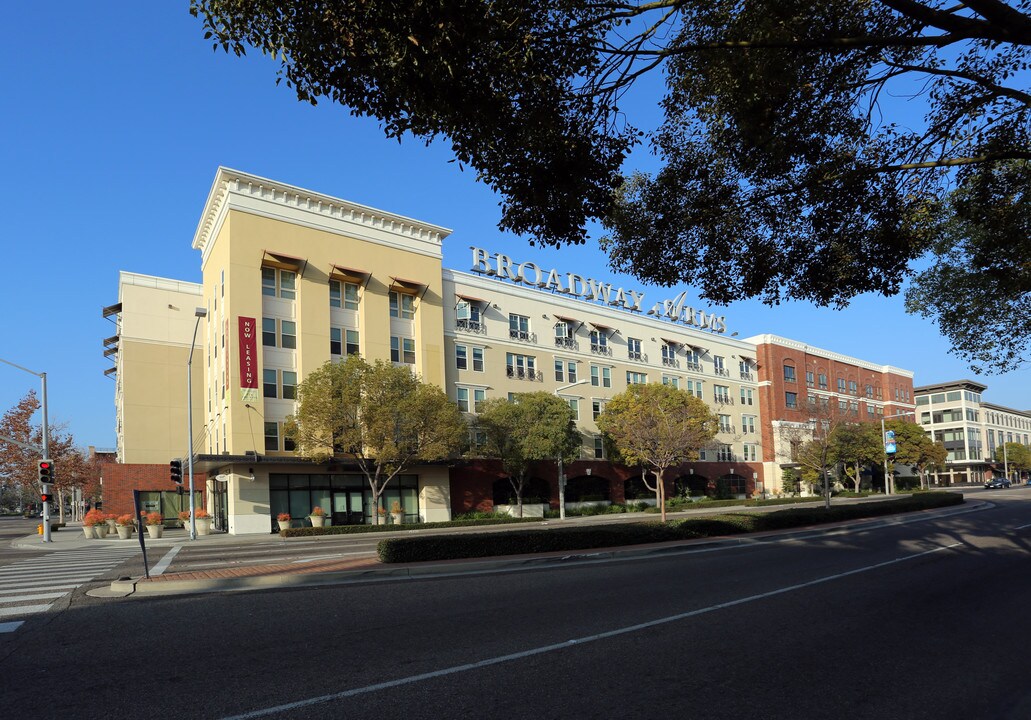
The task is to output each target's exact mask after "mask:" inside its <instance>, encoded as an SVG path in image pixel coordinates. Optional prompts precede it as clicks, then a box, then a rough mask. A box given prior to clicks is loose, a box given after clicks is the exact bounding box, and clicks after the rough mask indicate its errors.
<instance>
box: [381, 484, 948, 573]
mask: <svg viewBox="0 0 1031 720" xmlns="http://www.w3.org/2000/svg"><path fill="white" fill-rule="evenodd" d="M961 503H963V496H962V495H960V494H958V493H946V492H931V493H922V494H921V495H919V496H914V497H908V498H899V499H895V500H886V501H884V502H878V503H863V504H858V505H839V506H835V507H833V508H830V509H826V508H793V509H790V510H779V511H776V512H770V513H766V514H757V513H737V514H726V515H712V516H704V517H691V518H685V519H683V520H673V521H670V522H668V523H656V522H641V523H632V524H625V525H624V524H621V525H619V526H608V527H605V526H594V527H584V528H556V529H549V530H514V531H509V532H503V533H491V534H481V533H472V534H462V535H438V536H422V537H406V538H389V539H384V540H381V541H380V542H379V544H378V546H377V553H378V555H379V559H380V560H381V561H382V562H385V563H402V562H425V561H432V560H450V559H454V558H471V557H494V556H502V555H521V554H528V553H545V552H559V551H569V550H589V549H593V548H604V547H620V546H627V545H640V544H645V543H656V542H669V541H675V540H685V539H693V538H702V537H714V536H721V535H737V534H741V533H748V532H762V531H767V530H784V529H789V528H795V527H805V526H809V525H819V524H822V523H831V522H842V521H845V520H855V519H858V518H865V517H879V516H882V515H889V514H895V513H902V512H915V511H919V510H928V509H932V508H941V507H949V506H952V505H958V504H961Z"/></svg>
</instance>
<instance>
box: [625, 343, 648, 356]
mask: <svg viewBox="0 0 1031 720" xmlns="http://www.w3.org/2000/svg"><path fill="white" fill-rule="evenodd" d="M626 352H627V357H629V358H630V359H631V360H643V359H644V353H642V352H641V341H640V340H639V339H638V338H627V339H626Z"/></svg>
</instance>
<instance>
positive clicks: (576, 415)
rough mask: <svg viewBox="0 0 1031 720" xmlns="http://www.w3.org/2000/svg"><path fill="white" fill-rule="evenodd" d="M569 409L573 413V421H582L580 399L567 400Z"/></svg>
mask: <svg viewBox="0 0 1031 720" xmlns="http://www.w3.org/2000/svg"><path fill="white" fill-rule="evenodd" d="M566 402H567V403H569V409H570V410H572V411H573V420H579V419H580V400H579V399H578V398H566Z"/></svg>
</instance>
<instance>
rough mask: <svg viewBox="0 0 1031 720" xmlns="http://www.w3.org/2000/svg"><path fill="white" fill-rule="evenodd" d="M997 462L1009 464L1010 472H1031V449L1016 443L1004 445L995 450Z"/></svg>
mask: <svg viewBox="0 0 1031 720" xmlns="http://www.w3.org/2000/svg"><path fill="white" fill-rule="evenodd" d="M1004 447H1005V450H1004V449H1003V448H1004ZM995 462H1000V463H1001V462H1005V463H1007V464H1008V465H1009V467H1010V470H1014V469H1015V470H1031V448H1028V447H1027V446H1026V445H1022V444H1020V443H1015V442H1008V443H1004V444H1003V445H999V446H998V447H996V448H995Z"/></svg>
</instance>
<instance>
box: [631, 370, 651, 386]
mask: <svg viewBox="0 0 1031 720" xmlns="http://www.w3.org/2000/svg"><path fill="white" fill-rule="evenodd" d="M626 384H627V385H647V384H648V375H647V374H646V373H642V372H630V371H629V370H627V371H626Z"/></svg>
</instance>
